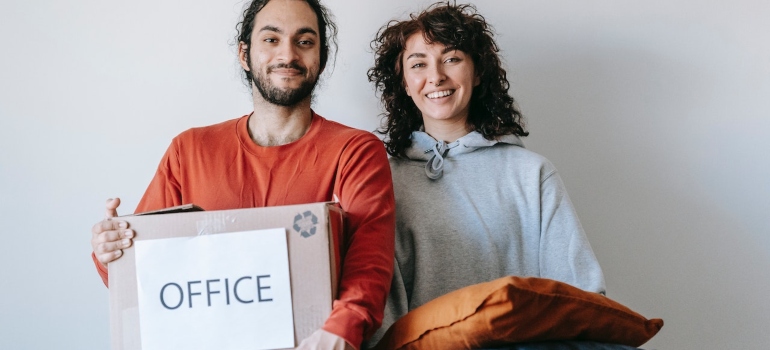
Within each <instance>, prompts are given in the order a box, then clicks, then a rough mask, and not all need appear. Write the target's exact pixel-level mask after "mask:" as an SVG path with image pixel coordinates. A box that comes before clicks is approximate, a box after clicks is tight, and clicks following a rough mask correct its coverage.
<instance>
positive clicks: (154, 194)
mask: <svg viewBox="0 0 770 350" xmlns="http://www.w3.org/2000/svg"><path fill="white" fill-rule="evenodd" d="M178 170H179V154H178V151H177V147H176V139H174V141H173V142H172V143H171V145H170V146H169V148H168V149H167V150H166V153H165V154H164V155H163V158H162V159H161V161H160V164H159V165H158V170H157V171H156V172H155V176H154V177H153V178H152V181H151V182H150V185H149V186H148V187H147V190H146V191H145V192H144V196H142V199H141V200H140V201H139V205H137V207H136V210H135V211H134V213H141V212H145V211H150V210H156V209H163V208H168V207H173V206H176V205H181V204H182V198H181V197H182V196H181V192H180V187H179V182H178V181H177V180H176V177H175V176H174V174H176V173H177V171H178ZM91 258H92V259H93V260H94V264H95V265H96V272H98V273H99V276H100V277H101V278H102V282H104V285H105V286H106V287H108V288H109V274H108V270H107V269H106V268H105V267H104V266H103V265H102V264H101V263H100V262H99V260H97V259H96V254H94V253H91Z"/></svg>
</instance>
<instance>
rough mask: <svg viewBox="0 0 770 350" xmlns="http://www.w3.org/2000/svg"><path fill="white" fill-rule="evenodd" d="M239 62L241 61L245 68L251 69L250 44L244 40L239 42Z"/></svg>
mask: <svg viewBox="0 0 770 350" xmlns="http://www.w3.org/2000/svg"><path fill="white" fill-rule="evenodd" d="M238 62H240V63H241V67H242V68H243V70H245V71H247V72H248V71H251V68H249V65H250V64H249V46H248V45H246V43H244V42H243V41H241V42H239V43H238Z"/></svg>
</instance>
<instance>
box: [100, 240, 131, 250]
mask: <svg viewBox="0 0 770 350" xmlns="http://www.w3.org/2000/svg"><path fill="white" fill-rule="evenodd" d="M131 243H132V242H131V239H130V238H123V239H121V240H117V241H111V242H102V243H99V244H98V245H97V246H96V249H95V250H94V252H95V253H96V254H104V253H110V252H115V251H118V250H121V249H125V248H128V247H130V246H131Z"/></svg>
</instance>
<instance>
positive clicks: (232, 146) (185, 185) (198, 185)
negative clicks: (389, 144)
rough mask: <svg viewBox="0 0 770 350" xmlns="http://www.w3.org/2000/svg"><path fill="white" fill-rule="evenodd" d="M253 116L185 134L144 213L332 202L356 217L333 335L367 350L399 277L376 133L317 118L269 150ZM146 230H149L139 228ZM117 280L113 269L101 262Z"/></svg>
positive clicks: (386, 175) (328, 326) (350, 222)
mask: <svg viewBox="0 0 770 350" xmlns="http://www.w3.org/2000/svg"><path fill="white" fill-rule="evenodd" d="M248 119H249V116H243V117H241V118H238V119H233V120H229V121H226V122H223V123H220V124H216V125H211V126H208V127H202V128H193V129H190V130H187V131H185V132H183V133H182V134H180V135H179V136H177V137H175V138H174V140H173V141H172V143H171V146H169V148H168V150H167V151H166V154H165V155H164V156H163V159H162V160H161V162H160V165H159V166H158V170H157V172H156V174H155V177H154V178H153V180H152V182H151V183H150V185H149V187H148V188H147V191H146V192H145V194H144V196H143V197H142V200H141V201H140V202H139V206H138V207H137V208H136V212H144V211H149V210H155V209H161V208H167V207H172V206H176V205H181V204H185V203H195V204H197V205H198V206H200V207H202V208H204V209H205V210H223V209H235V208H254V207H266V206H277V205H290V204H302V203H313V202H324V201H330V200H333V197H334V196H335V195H336V196H337V197H338V198H339V201H340V204H341V206H342V209H343V210H345V212H346V213H347V223H346V232H345V236H346V237H345V239H343V240H342V242H344V243H345V244H346V246H343V247H338V251H340V252H342V256H343V259H344V260H343V261H342V275H341V277H340V288H339V298H338V300H335V301H334V304H333V308H332V313H331V315H330V316H329V318H328V319H327V321H326V323H325V324H324V327H323V328H324V329H325V330H327V331H329V332H331V333H334V334H337V335H339V336H341V337H343V338H344V339H345V340H346V341H348V342H349V343H350V344H352V345H354V346H356V347H359V346H360V344H361V342H362V340H363V338H364V337H369V336H370V335H371V334H372V333H374V331H375V330H376V329H377V328H378V327H379V326H380V323H381V321H382V315H383V309H384V307H385V299H386V296H387V293H388V290H389V287H390V280H391V276H392V273H393V256H394V252H393V249H394V227H395V214H394V213H395V211H394V207H395V204H394V199H393V184H392V180H391V175H390V167H389V165H388V159H387V155H386V153H385V149H384V147H383V145H382V142H381V141H380V140H379V139H378V138H377V137H376V136H374V135H373V134H371V133H368V132H365V131H361V130H356V129H352V128H349V127H346V126H344V125H342V124H339V123H335V122H333V121H329V120H326V119H324V118H323V117H321V116H319V115H317V114H315V113H314V114H313V119H312V122H311V125H310V128H309V130H308V132H307V133H306V134H305V135H304V136H303V137H302V138H300V139H299V140H297V141H295V142H293V143H290V144H287V145H282V146H274V147H262V146H259V145H257V144H256V143H254V142H253V141H252V140H251V138H250V136H249V132H248ZM138 234H141V233H140V232H138ZM94 262H95V264H96V267H97V270H98V271H99V274H100V275H101V277H102V279H103V280H104V283H105V285H106V284H107V281H108V278H107V271H106V270H105V269H104V268H103V266H102V265H101V264H100V263H99V262H98V261H96V259H95V258H94Z"/></svg>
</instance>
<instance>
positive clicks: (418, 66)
mask: <svg viewBox="0 0 770 350" xmlns="http://www.w3.org/2000/svg"><path fill="white" fill-rule="evenodd" d="M422 67H425V64H424V63H415V64H414V65H412V68H422Z"/></svg>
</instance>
